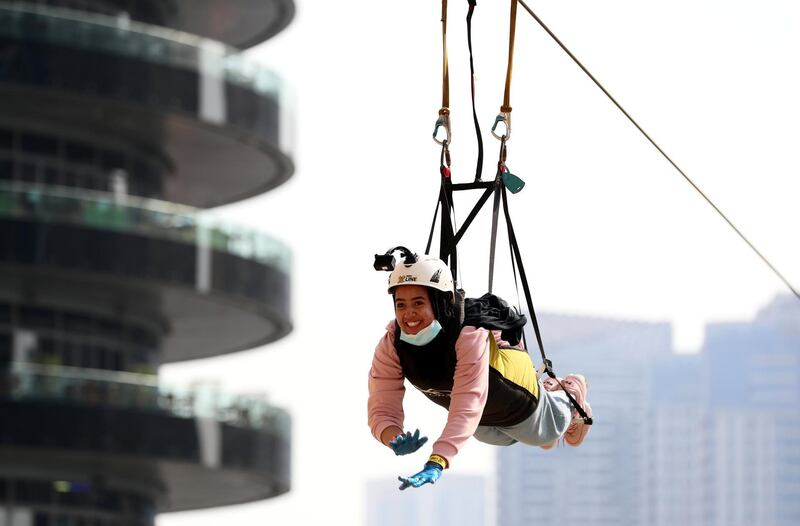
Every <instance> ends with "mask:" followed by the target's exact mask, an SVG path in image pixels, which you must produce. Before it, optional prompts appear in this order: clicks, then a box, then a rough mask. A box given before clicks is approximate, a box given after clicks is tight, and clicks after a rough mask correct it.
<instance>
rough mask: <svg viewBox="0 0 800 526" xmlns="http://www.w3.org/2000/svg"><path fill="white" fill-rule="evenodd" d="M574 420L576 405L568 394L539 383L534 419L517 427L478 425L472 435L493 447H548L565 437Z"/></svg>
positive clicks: (530, 418) (527, 420) (527, 419)
mask: <svg viewBox="0 0 800 526" xmlns="http://www.w3.org/2000/svg"><path fill="white" fill-rule="evenodd" d="M571 421H572V404H571V403H570V401H569V399H568V398H567V395H566V394H565V393H564V391H552V392H551V391H545V389H544V386H542V383H541V382H539V404H538V405H537V406H536V410H535V411H534V412H533V414H532V415H531V416H529V417H528V418H526V419H525V420H523V421H522V422H520V423H519V424H515V425H513V426H507V427H498V426H478V429H476V430H475V434H473V435H472V436H474V437H475V438H477V439H478V440H480V441H481V442H485V443H487V444H492V445H493V446H510V445H511V444H516V443H517V442H522V443H523V444H527V445H529V446H544V445H547V444H551V443H553V442H555V441H556V440H558V439H559V438H561V437H562V436H563V435H564V433H566V432H567V428H568V427H569V424H570V422H571Z"/></svg>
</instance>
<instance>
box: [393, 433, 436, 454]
mask: <svg viewBox="0 0 800 526" xmlns="http://www.w3.org/2000/svg"><path fill="white" fill-rule="evenodd" d="M427 441H428V437H421V438H420V436H419V429H417V430H416V431H414V434H413V435H412V434H411V431H406V432H405V433H400V434H399V435H397V436H396V437H394V438H393V439H392V440H390V441H389V447H390V448H392V451H394V454H395V455H408V454H409V453H413V452H414V451H416V450H418V449H419V448H421V447H422V445H423V444H425V442H427Z"/></svg>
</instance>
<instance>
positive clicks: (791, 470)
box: [702, 295, 800, 526]
mask: <svg viewBox="0 0 800 526" xmlns="http://www.w3.org/2000/svg"><path fill="white" fill-rule="evenodd" d="M702 354H703V359H704V361H705V362H706V364H705V370H706V374H707V377H708V382H707V385H708V401H709V402H708V403H709V412H710V414H711V422H710V425H709V426H708V428H709V429H710V430H711V441H710V443H709V448H708V454H707V455H706V459H707V462H706V466H705V467H706V472H705V475H706V478H707V480H709V483H710V484H709V491H708V497H709V499H708V501H709V503H710V508H711V509H710V510H709V516H710V520H707V521H706V522H705V524H709V525H713V526H723V525H724V526H745V525H747V526H760V525H769V526H794V525H796V524H799V523H800V411H798V407H800V302H798V301H797V298H795V297H793V296H788V295H786V296H779V297H777V298H776V299H775V300H774V301H772V302H771V303H770V304H769V305H768V306H766V307H765V308H764V309H762V310H761V311H760V312H759V313H758V315H757V316H756V318H755V319H754V320H752V321H748V322H737V323H715V324H711V325H709V326H708V329H707V332H706V341H705V344H704V346H703V350H702Z"/></svg>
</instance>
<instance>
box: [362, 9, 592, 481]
mask: <svg viewBox="0 0 800 526" xmlns="http://www.w3.org/2000/svg"><path fill="white" fill-rule="evenodd" d="M468 3H469V11H468V15H467V41H468V44H469V51H470V71H471V74H472V84H471V93H472V109H473V116H474V121H475V131H476V135H477V139H478V159H477V167H476V173H475V180H474V182H472V183H468V184H454V183H453V181H452V179H451V171H450V151H449V147H450V141H451V129H450V108H449V73H448V63H447V44H446V34H447V32H446V28H447V0H442V48H443V49H442V51H443V57H444V60H443V68H442V79H443V82H442V106H441V109H440V110H439V115H438V118H437V121H436V126H435V128H434V133H433V138H434V140H435V141H436V142H437V143H438V144H440V145H441V156H440V166H439V174H440V178H441V190H440V192H439V201H438V203H437V206H436V211H435V212H434V223H433V225H432V226H431V232H430V235H429V236H428V244H427V246H426V248H425V255H423V256H422V257H419V256H417V254H414V253H412V252H411V251H410V250H408V249H407V248H405V247H395V248H393V249H390V250H389V251H388V252H386V253H385V254H383V255H376V257H375V269H376V270H386V271H390V272H391V274H390V277H389V287H388V291H389V293H390V294H391V295H392V299H393V304H394V314H395V316H394V320H393V321H392V322H390V323H389V325H388V326H387V327H386V333H385V335H384V336H383V338H382V339H381V341H380V342H379V344H378V346H377V348H376V350H375V353H374V355H373V360H372V367H371V369H370V374H369V400H368V404H367V405H368V423H369V426H370V429H371V431H372V434H373V436H374V437H375V438H376V439H377V440H378V441H380V442H381V443H382V444H384V445H385V446H387V447H389V448H391V449H392V450H393V451H394V453H395V454H396V455H406V454H410V453H414V452H416V451H418V450H419V448H420V447H422V445H424V444H425V443H426V442H427V440H428V439H427V437H420V433H419V430H416V431H415V432H414V433H411V432H410V431H404V427H403V424H404V413H403V397H404V393H405V387H404V382H405V380H408V381H409V382H410V383H411V384H412V385H414V386H415V387H416V388H417V389H419V390H420V391H421V392H422V393H423V394H424V395H425V396H426V397H428V398H429V399H430V400H432V401H433V402H435V403H436V404H438V405H440V406H442V407H444V408H446V409H447V411H448V416H447V423H446V424H445V426H444V429H443V431H442V433H441V435H440V437H439V439H438V440H436V442H434V444H433V451H432V454H431V455H430V456H429V458H428V461H427V462H426V463H425V465H424V467H423V469H422V470H421V471H420V472H418V473H416V474H414V475H411V476H408V477H399V480H400V481H401V485H400V489H401V490H404V489H407V488H409V487H420V486H422V485H424V484H428V483H435V482H436V480H438V479H439V477H440V476H441V474H442V472H443V471H444V470H445V469H447V468H448V467H450V464H451V462H452V460H453V458H454V457H455V456H456V454H457V453H458V451H459V450H460V449H461V447H463V445H464V444H465V443H466V442H467V441H468V440H469V437H471V436H474V437H475V438H476V439H477V440H479V441H481V442H485V443H488V444H492V445H497V446H508V445H511V444H515V443H517V442H520V443H523V444H527V445H532V446H539V447H542V448H544V449H549V448H551V447H553V446H554V445H555V444H556V443H558V442H559V441H560V440H563V441H564V442H566V443H567V444H569V445H571V446H579V445H580V444H581V443H582V442H583V440H584V438H585V437H586V435H587V433H588V431H589V426H590V425H591V424H592V418H591V407H590V406H589V403H588V402H587V401H586V394H587V383H586V379H585V378H584V377H583V376H582V375H580V374H570V375H567V376H566V377H564V378H563V379H562V378H559V377H557V376H556V374H555V372H554V371H553V368H552V363H551V362H550V360H548V359H547V357H546V356H545V352H544V347H543V344H542V339H541V335H540V331H539V326H538V323H537V321H536V314H535V311H534V309H533V304H532V301H531V295H530V290H529V287H528V283H527V278H526V276H525V270H524V267H523V263H522V258H521V256H520V254H519V248H518V245H517V241H516V236H515V233H514V228H513V225H512V224H511V218H510V214H509V211H508V204H507V193H506V190H508V191H510V192H511V193H517V192H519V191H520V190H521V189H522V188H523V186H524V182H523V181H522V180H521V179H519V178H518V177H516V176H514V175H513V174H511V173H510V172H509V170H508V168H507V167H506V156H507V148H506V143H507V141H508V139H509V137H510V134H511V105H510V86H511V70H512V68H511V65H512V60H513V48H514V31H515V23H516V7H517V0H511V24H510V31H509V56H508V69H507V72H506V83H505V93H504V97H503V104H502V105H501V107H500V113H499V114H498V116H497V118H496V119H495V122H494V126H493V127H492V135H494V136H495V137H496V138H497V139H498V140H500V155H499V159H498V163H497V171H496V175H495V178H494V180H493V181H482V180H481V172H482V165H483V142H482V140H481V134H480V126H479V124H478V119H477V112H476V109H475V74H474V67H473V60H472V36H471V33H472V30H471V28H472V26H471V20H472V15H473V11H474V8H475V5H476V3H475V0H468ZM500 124H502V125H503V126H502V127H501V129H500V130H499V131H498V130H497V128H498V125H500ZM441 128H444V130H445V136H444V138H443V139H442V140H439V139H438V138H437V133H438V132H439V130H440V129H441ZM475 189H480V190H483V194H482V195H481V197H480V199H479V200H478V202H477V204H476V205H475V206H474V208H473V209H472V211H471V212H470V213H469V215H468V216H467V218H466V219H465V221H464V223H463V224H462V225H461V227H460V228H459V229H456V228H455V224H454V219H453V218H454V213H453V212H454V207H453V193H454V192H456V191H462V190H475ZM492 195H493V196H494V200H493V201H494V208H493V216H492V234H491V243H490V251H489V252H490V256H489V286H488V290H489V292H488V293H487V294H485V295H484V296H482V297H480V298H477V299H474V298H466V299H465V297H464V291H463V290H461V289H459V288H458V287H457V284H456V281H455V278H456V277H457V276H458V264H457V250H456V247H457V245H458V242H459V240H460V239H461V238H462V236H463V235H464V233H465V231H466V229H467V228H468V227H469V225H470V224H471V222H472V221H473V219H474V218H475V216H476V215H477V213H478V212H479V211H480V209H481V208H482V207H483V205H484V204H485V203H486V202H487V201H488V198H489V197H490V196H492ZM501 203H502V208H503V213H504V217H505V220H506V227H507V232H508V239H509V248H510V249H511V256H512V267H513V269H514V275H515V279H516V276H517V269H519V278H520V281H521V282H522V286H523V290H524V293H525V298H526V302H527V307H528V312H529V313H530V316H531V321H532V326H533V330H534V333H535V335H536V341H537V344H538V347H539V351H540V353H541V356H542V368H541V371H542V372H544V373H546V375H547V376H546V377H545V376H543V375H542V377H541V379H540V378H539V375H538V374H537V371H536V368H535V367H534V365H533V362H532V361H531V359H530V357H529V356H528V353H527V351H526V349H525V344H524V331H523V327H524V326H525V324H526V323H527V318H526V316H524V315H522V314H520V313H519V312H518V311H517V310H516V309H512V308H509V307H508V305H507V304H506V303H505V302H504V301H503V300H502V299H500V298H498V297H497V296H494V295H493V294H491V292H492V281H493V276H494V256H495V242H496V235H497V223H498V216H499V210H500V208H501ZM439 210H441V216H440V217H441V223H440V244H439V250H440V257H439V258H436V257H433V256H430V255H428V254H429V252H430V248H431V242H432V239H433V233H434V229H435V225H436V217H437V215H439ZM397 251H399V252H400V256H401V257H402V262H401V263H400V264H397V265H396V264H395V258H394V253H395V252H397Z"/></svg>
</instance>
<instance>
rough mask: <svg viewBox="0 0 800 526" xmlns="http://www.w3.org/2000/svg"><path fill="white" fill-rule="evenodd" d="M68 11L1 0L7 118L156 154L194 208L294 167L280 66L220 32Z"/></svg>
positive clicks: (169, 183)
mask: <svg viewBox="0 0 800 526" xmlns="http://www.w3.org/2000/svg"><path fill="white" fill-rule="evenodd" d="M68 13H69V12H66V11H60V10H52V9H41V8H37V9H31V8H23V7H17V6H15V5H3V4H0V49H5V51H4V52H3V53H0V96H2V98H3V99H4V100H5V101H6V103H7V104H6V109H5V110H4V112H3V115H2V116H0V122H4V123H6V124H7V125H13V124H14V123H17V124H25V125H28V126H30V125H37V126H39V127H41V128H43V129H47V130H57V129H64V130H74V131H75V132H76V133H77V132H78V131H79V132H80V133H83V134H90V135H91V134H93V135H96V136H107V137H114V138H116V139H117V140H120V141H126V142H130V143H132V144H136V145H138V147H139V148H140V149H142V150H147V151H153V152H159V154H160V155H161V156H163V157H164V158H165V159H166V161H167V164H168V165H169V166H170V167H171V168H172V173H170V174H169V175H168V176H167V177H166V180H165V181H164V185H163V186H164V190H165V193H164V197H165V198H166V199H168V200H171V201H175V202H180V203H184V204H189V205H192V206H201V207H209V206H217V205H221V204H226V203H230V202H234V201H238V200H241V199H244V198H247V197H250V196H253V195H257V194H260V193H263V192H266V191H268V190H270V189H271V188H273V187H275V186H277V185H279V184H281V183H283V182H284V181H286V180H287V179H288V178H289V177H290V176H291V174H292V172H293V169H294V168H293V164H292V162H291V160H290V158H289V157H288V150H289V149H290V148H291V145H290V144H289V140H288V134H287V133H286V130H284V129H283V127H284V126H285V124H286V123H287V122H289V121H290V120H291V117H290V113H291V103H290V102H288V100H287V95H286V92H285V90H284V89H283V86H282V83H281V81H280V80H279V79H278V78H277V76H276V75H274V74H273V73H271V72H270V71H268V70H266V69H264V68H263V67H261V66H258V65H256V64H254V63H252V62H249V61H247V60H246V59H245V58H243V57H242V55H241V54H240V53H239V52H238V51H237V50H234V49H232V48H228V47H226V46H225V45H224V44H221V43H219V42H216V41H212V40H207V39H203V38H199V37H195V36H193V35H188V34H186V33H181V32H178V31H174V30H169V29H164V28H159V27H155V26H148V25H145V24H140V23H136V22H127V21H120V20H119V19H117V18H112V17H107V16H102V15H86V14H84V15H81V16H80V17H77V16H72V15H70V14H68ZM221 174H225V176H224V177H223V176H222V175H221ZM132 176H133V177H135V174H132Z"/></svg>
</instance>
